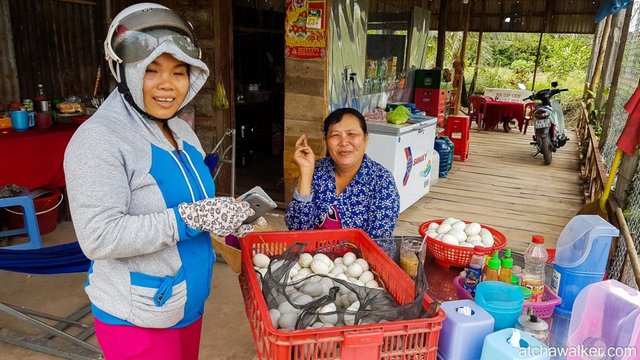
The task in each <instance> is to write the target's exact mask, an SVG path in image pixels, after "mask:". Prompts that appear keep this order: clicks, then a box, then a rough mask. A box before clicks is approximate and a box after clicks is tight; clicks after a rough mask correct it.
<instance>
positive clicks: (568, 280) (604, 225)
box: [551, 215, 619, 316]
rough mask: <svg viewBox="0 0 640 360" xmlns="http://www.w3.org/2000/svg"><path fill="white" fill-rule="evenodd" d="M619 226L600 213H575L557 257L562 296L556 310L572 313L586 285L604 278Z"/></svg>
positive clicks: (554, 285)
mask: <svg viewBox="0 0 640 360" xmlns="http://www.w3.org/2000/svg"><path fill="white" fill-rule="evenodd" d="M618 234H619V231H618V229H617V228H616V227H614V226H613V225H611V224H609V223H608V222H606V221H605V220H604V219H602V218H601V217H600V216H597V215H578V216H574V217H573V219H571V221H569V223H568V224H567V226H565V228H564V229H563V230H562V233H560V238H559V239H558V245H557V248H556V257H555V261H554V268H553V269H554V274H553V281H552V284H551V287H552V289H553V290H554V291H555V292H556V293H557V294H558V295H559V296H560V297H561V298H562V304H560V305H558V306H556V308H555V312H556V313H560V314H563V315H565V316H567V315H569V314H571V309H572V308H573V303H574V300H575V298H576V296H577V295H578V293H579V292H580V290H582V289H584V287H585V286H587V285H590V284H593V283H595V282H598V281H602V279H603V278H604V273H605V270H606V266H607V258H608V256H609V248H610V247H611V239H612V238H613V237H614V236H618Z"/></svg>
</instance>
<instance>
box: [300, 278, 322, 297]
mask: <svg viewBox="0 0 640 360" xmlns="http://www.w3.org/2000/svg"><path fill="white" fill-rule="evenodd" d="M300 291H302V292H303V293H305V294H307V295H309V296H311V297H316V296H320V295H322V294H323V288H322V284H320V283H317V282H314V283H309V284H304V286H303V287H301V288H300Z"/></svg>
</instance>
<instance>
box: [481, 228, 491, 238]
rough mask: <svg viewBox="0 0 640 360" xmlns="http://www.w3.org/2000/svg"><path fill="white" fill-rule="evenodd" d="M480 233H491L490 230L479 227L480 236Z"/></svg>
mask: <svg viewBox="0 0 640 360" xmlns="http://www.w3.org/2000/svg"><path fill="white" fill-rule="evenodd" d="M482 234H487V235H491V231H489V230H487V229H485V228H481V229H480V236H482Z"/></svg>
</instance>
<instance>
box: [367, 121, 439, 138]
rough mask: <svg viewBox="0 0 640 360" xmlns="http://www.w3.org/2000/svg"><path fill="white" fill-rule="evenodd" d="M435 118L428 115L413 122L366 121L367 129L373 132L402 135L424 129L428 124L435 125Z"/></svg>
mask: <svg viewBox="0 0 640 360" xmlns="http://www.w3.org/2000/svg"><path fill="white" fill-rule="evenodd" d="M436 123H437V119H436V118H434V117H429V119H428V120H427V121H423V122H420V123H415V124H402V125H396V124H389V123H373V122H367V130H368V131H369V132H370V133H373V134H388V135H396V136H398V135H402V134H406V133H409V132H411V131H414V130H419V129H424V128H427V127H429V126H436Z"/></svg>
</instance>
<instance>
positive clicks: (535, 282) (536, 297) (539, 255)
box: [522, 235, 549, 302]
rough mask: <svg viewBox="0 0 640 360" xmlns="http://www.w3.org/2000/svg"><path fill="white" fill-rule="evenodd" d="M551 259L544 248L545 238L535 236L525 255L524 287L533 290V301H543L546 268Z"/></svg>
mask: <svg viewBox="0 0 640 360" xmlns="http://www.w3.org/2000/svg"><path fill="white" fill-rule="evenodd" d="M547 259H549V254H548V253H547V249H545V248H544V237H543V236H542V235H533V237H532V239H531V244H529V247H528V248H527V251H526V252H525V253H524V271H523V277H522V285H524V286H526V287H528V288H529V289H531V301H536V302H540V301H543V298H542V297H543V295H544V283H545V274H544V267H545V265H546V263H547Z"/></svg>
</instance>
